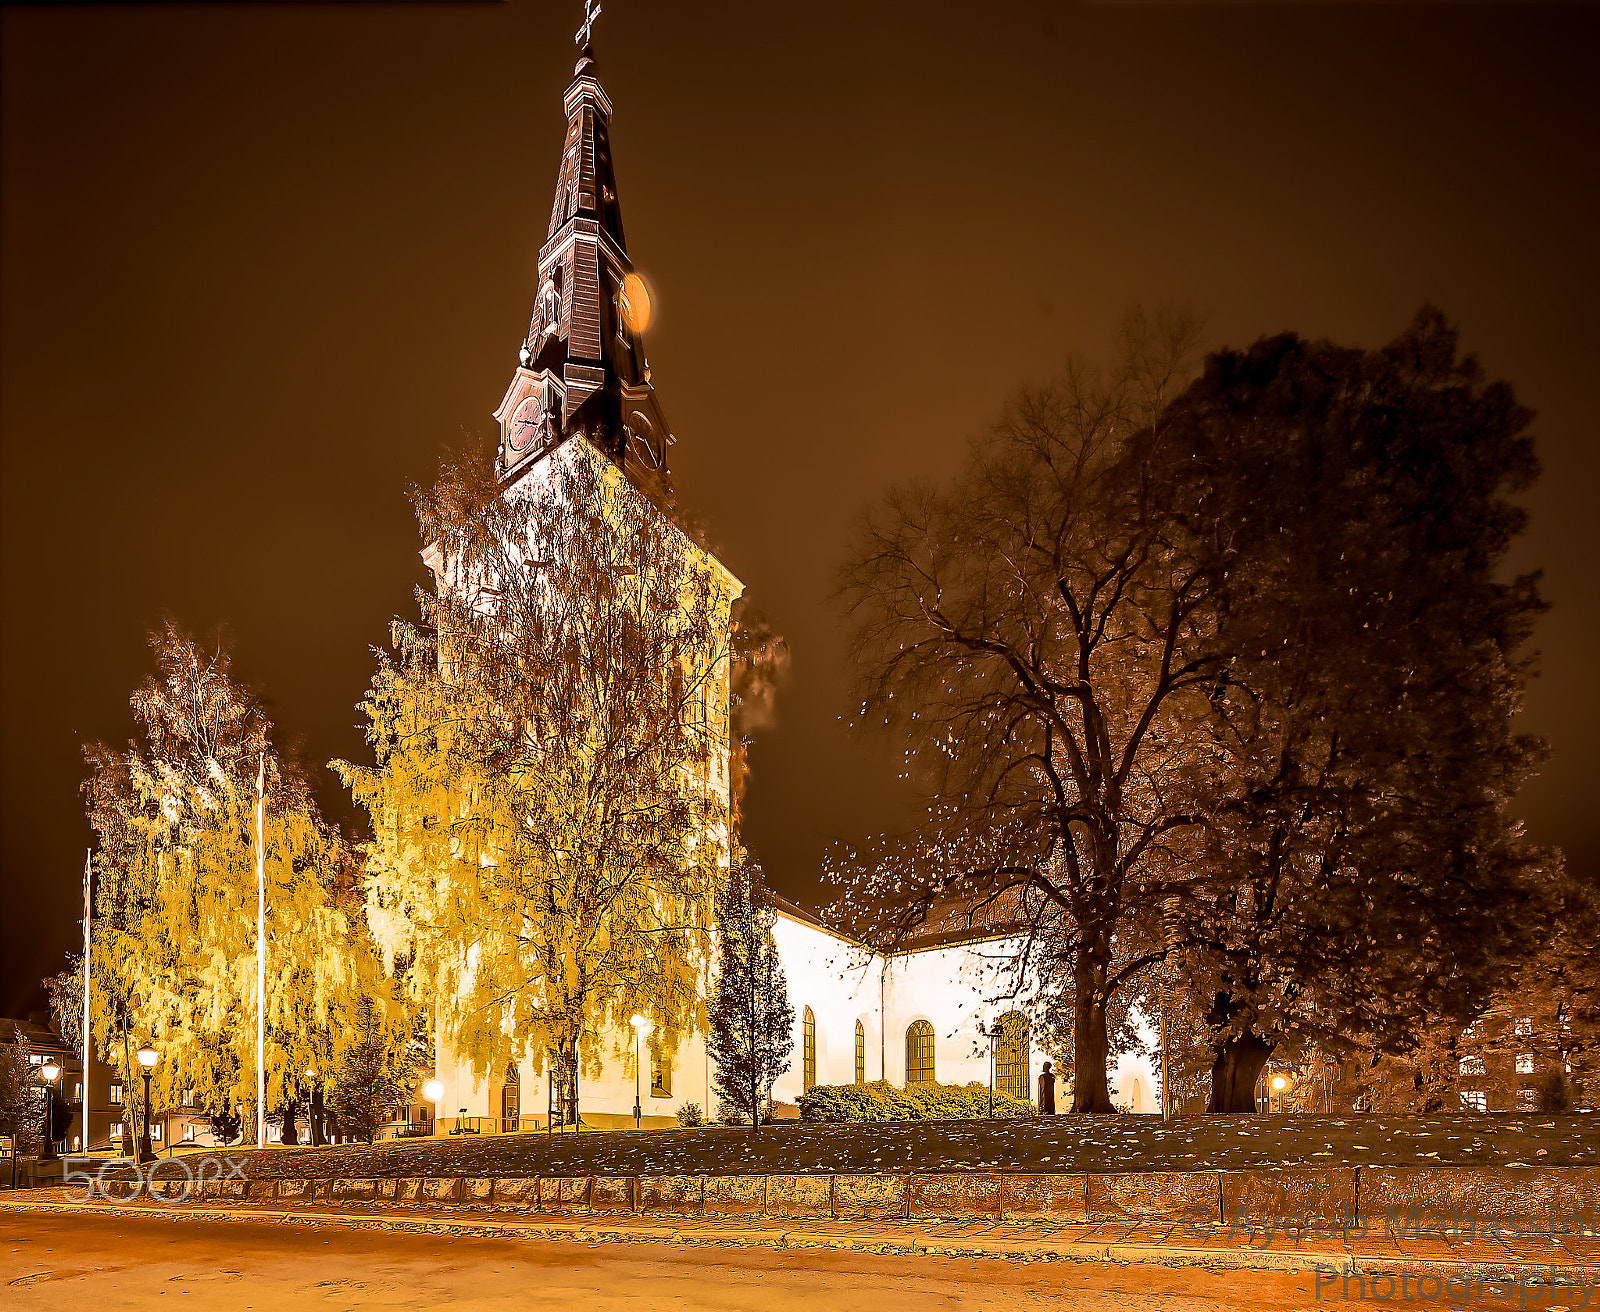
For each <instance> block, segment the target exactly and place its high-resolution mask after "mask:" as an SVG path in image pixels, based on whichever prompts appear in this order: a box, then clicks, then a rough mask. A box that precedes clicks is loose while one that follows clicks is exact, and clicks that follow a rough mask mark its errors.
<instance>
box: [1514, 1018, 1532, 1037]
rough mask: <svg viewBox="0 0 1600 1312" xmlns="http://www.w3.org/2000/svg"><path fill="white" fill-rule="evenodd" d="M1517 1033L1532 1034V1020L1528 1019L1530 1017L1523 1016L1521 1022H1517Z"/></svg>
mask: <svg viewBox="0 0 1600 1312" xmlns="http://www.w3.org/2000/svg"><path fill="white" fill-rule="evenodd" d="M1517 1033H1518V1034H1519V1035H1528V1034H1532V1033H1533V1018H1532V1017H1530V1016H1524V1017H1523V1018H1522V1019H1521V1020H1519V1021H1518V1022H1517Z"/></svg>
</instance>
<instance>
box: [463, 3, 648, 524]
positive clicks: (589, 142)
mask: <svg viewBox="0 0 1600 1312" xmlns="http://www.w3.org/2000/svg"><path fill="white" fill-rule="evenodd" d="M599 16H600V4H599V2H598V0H585V4H584V16H583V24H582V26H580V27H579V28H578V32H577V36H576V38H575V39H576V42H577V45H578V51H579V53H578V63H577V67H576V69H575V70H574V74H573V79H572V84H571V85H570V86H569V87H568V88H567V90H566V94H565V96H564V97H563V98H562V105H563V108H564V109H565V111H566V116H567V135H566V141H565V143H564V144H563V146H562V149H561V165H560V167H559V169H558V170H557V173H556V189H555V200H554V203H553V204H552V205H551V208H550V224H549V227H548V229H547V230H546V239H545V243H544V246H543V247H542V248H541V249H540V251H539V273H538V291H537V293H536V295H535V298H534V309H533V317H532V320H531V322H530V323H529V325H528V332H527V335H526V336H525V337H524V339H523V341H522V344H521V347H520V348H519V350H518V368H517V370H516V372H515V374H514V375H513V377H512V380H511V387H510V388H509V390H508V391H507V392H506V395H505V400H504V401H502V402H501V404H500V408H499V409H498V410H497V411H496V412H495V418H496V419H498V420H499V421H500V427H501V441H500V470H501V476H502V478H505V479H511V478H515V477H520V476H521V475H522V474H523V473H525V472H527V470H528V469H530V468H532V467H533V466H534V465H536V464H537V463H538V461H539V459H540V458H541V457H542V456H543V455H545V454H547V453H548V452H549V451H551V450H553V449H554V448H555V447H556V446H558V445H560V444H561V442H563V441H565V440H566V439H567V438H569V437H571V436H573V435H575V434H577V433H582V434H583V435H584V436H585V437H587V438H588V440H589V441H590V442H592V443H593V444H594V445H595V446H596V447H598V448H599V449H600V450H602V451H604V452H605V453H606V454H607V455H609V456H610V457H611V458H612V459H613V460H615V461H616V462H617V463H618V464H620V465H621V466H622V468H623V469H624V471H625V472H626V473H628V474H629V475H630V476H631V477H633V479H634V481H635V482H637V483H638V484H639V485H640V487H641V488H643V489H644V490H645V491H646V492H648V493H649V494H650V495H652V496H653V497H655V498H657V499H658V500H661V501H662V502H663V503H664V504H665V503H666V502H669V501H670V499H671V488H670V484H669V482H668V479H667V470H666V446H667V443H668V442H670V441H671V438H670V436H669V435H668V431H667V427H666V422H665V420H664V419H663V417H662V415H661V411H660V407H659V405H658V403H657V402H656V399H655V393H654V391H653V389H652V388H651V386H650V367H649V363H648V361H647V360H646V359H645V356H644V343H643V338H642V334H643V332H644V329H645V326H646V324H647V322H648V319H649V297H648V293H647V292H646V291H645V288H644V284H643V282H642V281H641V280H640V278H639V276H638V275H637V274H636V273H635V272H634V269H633V263H632V261H631V260H630V259H629V258H628V247H627V240H626V238H625V237H624V235H623V229H622V209H621V205H620V203H619V202H618V199H617V180H616V174H615V172H614V171H613V169H612V164H611V135H610V130H611V128H610V125H611V113H612V110H611V101H610V99H609V98H608V97H607V96H606V93H605V89H604V88H603V87H602V86H601V85H600V82H599V79H598V78H597V76H596V72H595V61H594V45H593V40H594V22H595V19H597V18H598V17H599Z"/></svg>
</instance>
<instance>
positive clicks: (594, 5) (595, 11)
mask: <svg viewBox="0 0 1600 1312" xmlns="http://www.w3.org/2000/svg"><path fill="white" fill-rule="evenodd" d="M599 17H600V0H583V25H582V26H581V27H579V28H578V34H577V35H576V36H575V37H573V38H572V39H573V40H574V41H575V42H576V43H577V46H578V49H580V50H587V49H588V48H589V42H590V40H591V38H592V36H593V29H594V20H595V19H597V18H599Z"/></svg>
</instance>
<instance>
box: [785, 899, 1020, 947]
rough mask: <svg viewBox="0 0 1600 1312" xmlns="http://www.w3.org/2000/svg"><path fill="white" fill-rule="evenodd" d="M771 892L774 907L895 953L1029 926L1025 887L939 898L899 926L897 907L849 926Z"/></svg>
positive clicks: (850, 939) (859, 943) (980, 938)
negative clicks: (981, 899)
mask: <svg viewBox="0 0 1600 1312" xmlns="http://www.w3.org/2000/svg"><path fill="white" fill-rule="evenodd" d="M767 897H768V900H769V901H770V902H771V903H772V905H773V907H774V909H776V910H777V911H778V912H779V913H781V914H783V915H785V916H788V917H789V918H790V919H791V920H798V921H800V922H801V923H802V924H807V925H811V926H813V927H814V928H816V929H820V930H822V931H824V932H825V933H828V934H832V935H833V936H834V937H835V938H839V939H843V940H844V941H846V942H849V943H853V944H856V945H857V946H868V945H876V946H875V947H873V950H874V951H877V952H880V953H882V954H883V955H885V956H890V957H894V956H900V955H902V954H904V953H909V952H925V951H927V950H929V949H930V948H940V947H954V946H957V945H959V944H962V943H979V942H983V941H985V940H988V939H996V938H1009V937H1012V936H1015V935H1018V934H1024V933H1026V932H1027V930H1028V921H1027V919H1026V917H1025V913H1024V908H1023V905H1022V892H1021V890H1020V889H1018V890H1016V892H1015V894H1014V895H1013V894H1012V891H1011V890H1007V891H1006V893H1004V894H1002V895H1001V896H1000V897H999V898H997V899H996V900H994V901H993V902H990V903H987V904H985V905H981V906H978V905H974V904H972V903H971V902H970V901H969V900H968V899H966V898H961V897H956V896H946V897H942V898H939V899H937V900H935V901H934V903H933V904H932V905H931V906H930V907H929V908H928V910H927V912H926V914H924V915H923V916H922V917H921V918H920V919H919V920H918V921H917V923H915V924H913V925H909V926H907V927H905V928H896V926H895V921H896V919H897V912H896V911H895V910H894V909H892V908H885V909H884V912H883V914H882V915H880V916H878V917H876V918H874V919H873V921H872V923H864V924H861V925H856V926H845V925H839V924H830V923H829V922H828V921H826V920H824V919H823V918H822V916H821V915H819V914H818V913H817V912H815V911H812V910H810V909H809V908H806V907H803V906H801V905H800V904H799V903H797V902H790V901H789V900H788V899H787V898H782V897H778V896H777V895H776V894H773V893H770V892H769V893H768V895H767Z"/></svg>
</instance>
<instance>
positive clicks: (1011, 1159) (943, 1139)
mask: <svg viewBox="0 0 1600 1312" xmlns="http://www.w3.org/2000/svg"><path fill="white" fill-rule="evenodd" d="M207 1151H210V1150H207ZM228 1155H229V1156H230V1157H237V1158H240V1159H242V1160H243V1161H244V1163H245V1167H244V1169H245V1171H246V1173H247V1174H248V1175H249V1177H250V1179H252V1180H273V1179H337V1178H340V1177H345V1178H353V1177H368V1178H370V1177H374V1176H376V1177H380V1178H384V1177H388V1178H395V1177H408V1176H409V1177H437V1176H452V1175H453V1176H539V1175H545V1176H629V1175H696V1174H705V1175H738V1174H756V1175H789V1174H796V1173H804V1172H809V1171H830V1172H835V1173H838V1174H841V1175H843V1174H873V1173H882V1174H894V1173H900V1172H940V1171H969V1170H970V1171H983V1170H1004V1171H1017V1172H1031V1173H1035V1174H1055V1173H1074V1172H1092V1173H1099V1172H1139V1171H1206V1170H1233V1171H1240V1170H1258V1169H1262V1168H1269V1167H1278V1166H1298V1167H1346V1166H1449V1165H1458V1166H1474V1167H1486V1166H1512V1167H1516V1166H1584V1165H1597V1164H1600V1115H1564V1116H1549V1115H1528V1116H1501V1115H1495V1116H1485V1115H1459V1114H1458V1115H1451V1116H1442V1115H1439V1116H1375V1115H1374V1116H1354V1115H1351V1116H1182V1117H1178V1118H1176V1119H1175V1120H1172V1121H1168V1122H1162V1121H1161V1120H1159V1119H1157V1118H1155V1117H1153V1116H1041V1117H1035V1118H1033V1119H1030V1120H1025V1121H889V1122H879V1123H876V1124H868V1125H808V1124H803V1123H799V1122H789V1123H786V1124H779V1125H774V1126H768V1127H766V1128H764V1129H763V1130H762V1131H761V1133H760V1134H758V1135H753V1134H751V1132H750V1131H749V1130H748V1129H740V1128H736V1127H732V1126H709V1127H705V1128H701V1129H693V1130H679V1129H673V1130H643V1131H640V1130H606V1131H599V1132H595V1133H585V1134H574V1135H566V1136H559V1135H558V1136H553V1137H552V1136H547V1135H544V1134H539V1133H524V1134H514V1135H505V1136H500V1135H486V1136H483V1137H481V1138H479V1137H474V1136H470V1135H469V1136H463V1137H457V1138H433V1139H398V1140H391V1141H388V1142H385V1143H380V1144H378V1145H377V1146H375V1147H372V1148H369V1147H368V1146H367V1145H365V1144H360V1145H343V1146H336V1147H324V1148H305V1147H300V1148H267V1149H260V1150H251V1149H241V1148H232V1149H229V1150H228Z"/></svg>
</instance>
